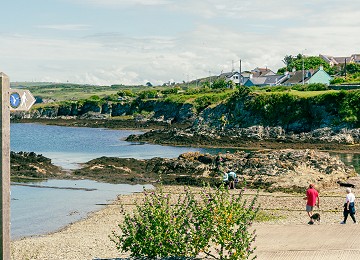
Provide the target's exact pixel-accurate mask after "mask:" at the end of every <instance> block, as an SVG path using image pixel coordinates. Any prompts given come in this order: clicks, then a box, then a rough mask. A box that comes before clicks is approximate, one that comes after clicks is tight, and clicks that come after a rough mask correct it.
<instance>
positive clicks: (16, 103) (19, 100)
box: [10, 89, 36, 111]
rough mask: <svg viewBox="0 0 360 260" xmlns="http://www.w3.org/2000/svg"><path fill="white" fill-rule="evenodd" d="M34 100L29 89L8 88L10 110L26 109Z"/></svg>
mask: <svg viewBox="0 0 360 260" xmlns="http://www.w3.org/2000/svg"><path fill="white" fill-rule="evenodd" d="M35 101H36V100H35V98H34V96H33V95H32V94H31V92H30V91H29V90H26V89H10V111H28V110H29V109H30V108H31V107H32V105H34V103H35Z"/></svg>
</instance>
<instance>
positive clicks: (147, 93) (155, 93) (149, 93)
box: [138, 89, 159, 99]
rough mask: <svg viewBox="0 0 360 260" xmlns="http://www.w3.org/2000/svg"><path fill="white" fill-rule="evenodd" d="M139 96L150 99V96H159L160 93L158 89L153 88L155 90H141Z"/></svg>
mask: <svg viewBox="0 0 360 260" xmlns="http://www.w3.org/2000/svg"><path fill="white" fill-rule="evenodd" d="M138 96H139V98H140V99H148V98H157V97H158V96H159V94H158V91H157V90H155V89H153V90H144V91H141V92H140V93H139V95H138Z"/></svg>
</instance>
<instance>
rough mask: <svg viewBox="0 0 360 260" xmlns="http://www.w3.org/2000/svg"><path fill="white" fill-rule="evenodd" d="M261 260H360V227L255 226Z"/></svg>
mask: <svg viewBox="0 0 360 260" xmlns="http://www.w3.org/2000/svg"><path fill="white" fill-rule="evenodd" d="M255 228H256V234H257V238H256V241H255V246H257V249H256V250H255V254H256V255H257V259H259V260H273V259H279V260H280V259H281V260H285V259H286V260H290V259H291V260H298V259H299V260H300V259H306V260H320V259H326V260H332V259H334V260H335V259H336V260H340V259H344V260H348V259H352V260H356V259H360V225H354V224H353V223H352V221H351V219H350V221H348V223H347V224H345V225H341V224H314V225H307V224H301V225H300V224H299V225H294V224H288V225H259V226H255Z"/></svg>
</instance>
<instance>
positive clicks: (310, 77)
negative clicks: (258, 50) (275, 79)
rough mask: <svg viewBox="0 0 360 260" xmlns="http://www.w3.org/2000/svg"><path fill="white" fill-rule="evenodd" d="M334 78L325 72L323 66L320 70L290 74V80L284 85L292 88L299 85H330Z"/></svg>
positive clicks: (299, 71)
mask: <svg viewBox="0 0 360 260" xmlns="http://www.w3.org/2000/svg"><path fill="white" fill-rule="evenodd" d="M331 80H332V77H331V76H330V75H329V74H328V73H327V72H326V71H325V70H324V68H323V67H322V66H320V68H319V69H318V70H313V69H310V70H304V71H302V70H297V71H293V72H290V73H289V75H288V79H287V80H286V81H284V82H283V85H286V86H292V85H297V84H312V83H321V84H325V85H329V84H330V81H331Z"/></svg>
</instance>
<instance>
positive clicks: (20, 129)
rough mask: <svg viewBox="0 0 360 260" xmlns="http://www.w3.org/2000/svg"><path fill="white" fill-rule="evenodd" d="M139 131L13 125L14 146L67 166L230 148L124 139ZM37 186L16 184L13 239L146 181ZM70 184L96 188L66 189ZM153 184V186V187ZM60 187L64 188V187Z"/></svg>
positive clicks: (49, 227) (70, 218)
mask: <svg viewBox="0 0 360 260" xmlns="http://www.w3.org/2000/svg"><path fill="white" fill-rule="evenodd" d="M139 133H141V132H139V131H128V130H107V129H99V128H82V127H81V128H76V127H61V126H47V125H41V124H11V150H12V151H15V152H19V151H27V152H35V153H37V154H42V155H44V156H46V157H49V158H50V159H51V160H52V162H53V163H54V164H56V165H58V166H61V167H63V168H65V169H75V168H78V167H80V165H79V164H80V163H84V162H87V161H89V160H91V159H94V158H98V157H101V156H116V157H132V158H137V159H148V158H153V157H164V158H173V157H177V156H178V155H180V154H181V153H184V152H188V151H200V152H213V153H216V152H224V151H225V149H211V150H209V149H201V148H199V149H197V148H187V147H171V146H161V145H151V144H139V143H129V142H125V141H124V140H123V139H124V138H126V137H127V136H129V135H130V134H139ZM32 185H33V186H19V185H12V186H11V237H12V239H18V238H20V237H24V236H31V235H39V234H46V233H49V232H53V231H56V230H58V229H60V228H62V227H64V226H66V225H67V224H69V223H72V222H74V221H77V220H79V219H81V218H83V217H85V216H87V214H89V213H90V212H91V211H94V210H98V209H100V208H101V206H100V205H97V204H104V203H108V202H109V201H112V200H114V199H115V198H116V195H118V194H123V193H131V192H139V191H142V190H143V186H141V185H125V184H118V185H114V184H106V183H99V182H95V181H90V180H77V181H75V180H48V181H46V182H41V183H33V184H32ZM39 185H40V186H42V187H38V186H39ZM62 187H68V188H74V187H77V188H91V189H94V190H91V191H86V190H83V189H62ZM148 187H151V186H148ZM60 188H61V189H60Z"/></svg>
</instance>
